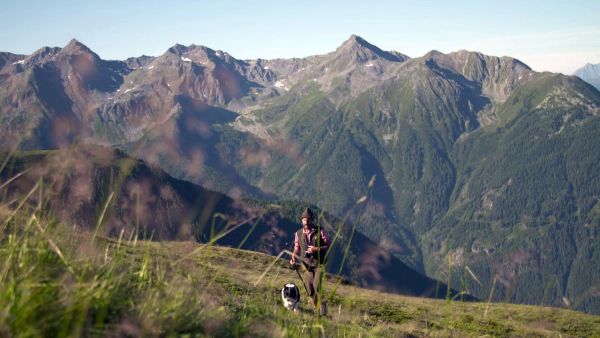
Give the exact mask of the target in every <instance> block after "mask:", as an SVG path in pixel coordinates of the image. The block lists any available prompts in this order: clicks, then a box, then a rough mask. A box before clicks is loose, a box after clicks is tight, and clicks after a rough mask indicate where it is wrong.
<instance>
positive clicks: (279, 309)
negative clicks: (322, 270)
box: [0, 210, 600, 337]
mask: <svg viewBox="0 0 600 338" xmlns="http://www.w3.org/2000/svg"><path fill="white" fill-rule="evenodd" d="M1 226H2V229H1V230H2V231H1V232H0V262H1V263H0V335H2V336H18V337H34V336H46V337H50V336H53V337H65V336H179V335H191V336H219V337H229V336H233V337H237V336H249V337H257V336H274V337H281V336H286V337H287V336H290V337H294V336H299V337H307V336H308V337H311V336H312V337H319V336H327V337H331V336H341V337H344V336H347V337H358V336H407V337H410V336H460V337H465V336H483V335H488V336H554V337H556V336H562V337H565V336H573V337H591V336H600V317H598V316H592V315H586V314H582V313H578V312H574V311H567V310H560V309H554V308H543V307H535V306H524V305H511V304H489V305H488V304H487V303H462V302H456V301H452V300H430V299H424V298H412V297H404V296H399V295H390V294H384V293H380V292H377V291H372V290H366V289H360V288H357V287H355V286H351V285H345V284H341V283H339V282H338V281H339V279H337V278H335V277H334V276H330V278H329V279H328V283H327V285H326V287H327V290H328V291H329V298H330V299H329V309H330V310H329V311H330V314H329V316H328V317H321V318H319V317H318V316H316V315H314V314H313V313H312V311H311V310H310V309H309V307H308V304H307V300H306V297H303V298H302V307H303V308H304V309H305V310H304V311H303V312H302V313H301V314H293V313H290V312H288V311H286V310H285V309H284V308H283V306H282V305H281V300H280V294H279V292H280V288H281V287H282V285H283V284H284V283H286V282H295V283H296V284H298V285H299V284H300V281H299V280H298V278H297V277H296V275H295V273H294V272H293V271H291V270H289V269H287V268H286V266H285V262H284V261H283V260H281V261H278V262H277V263H276V264H275V266H274V268H272V269H271V270H270V271H269V273H268V274H267V275H266V277H265V278H264V279H263V280H262V281H261V283H260V284H258V286H256V287H255V286H254V282H255V281H256V280H257V279H258V277H259V276H260V275H261V274H262V272H263V271H265V269H267V267H268V266H269V265H270V264H271V262H273V259H274V258H273V257H270V256H267V255H264V254H260V253H255V252H249V251H243V250H238V249H232V248H224V247H218V246H211V245H202V244H198V243H192V242H146V241H138V240H137V239H136V238H123V237H124V236H123V233H121V236H120V237H119V238H116V239H110V238H105V237H95V238H94V234H93V233H92V232H89V231H85V232H81V231H77V232H75V231H73V230H71V228H69V227H68V226H66V225H61V224H59V223H57V222H53V221H52V219H51V218H50V217H48V216H45V215H43V213H42V212H41V211H39V210H20V211H19V212H17V213H15V214H14V216H13V217H11V218H10V219H9V218H7V219H6V220H3V221H2V224H1ZM333 289H335V293H334V292H331V291H332V290H333ZM488 306H489V309H488V310H487V313H486V314H484V313H485V312H486V307H488Z"/></svg>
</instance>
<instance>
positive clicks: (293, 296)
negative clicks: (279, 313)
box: [281, 283, 300, 312]
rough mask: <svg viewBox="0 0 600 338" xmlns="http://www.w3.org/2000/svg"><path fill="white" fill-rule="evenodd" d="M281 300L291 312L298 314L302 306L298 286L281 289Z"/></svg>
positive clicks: (290, 285)
mask: <svg viewBox="0 0 600 338" xmlns="http://www.w3.org/2000/svg"><path fill="white" fill-rule="evenodd" d="M281 299H282V300H283V306H285V308H286V309H288V310H290V311H294V312H297V311H298V307H299V306H300V290H299V289H298V287H297V286H296V284H293V283H290V284H286V285H285V286H284V287H283V289H281Z"/></svg>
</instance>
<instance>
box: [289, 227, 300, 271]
mask: <svg viewBox="0 0 600 338" xmlns="http://www.w3.org/2000/svg"><path fill="white" fill-rule="evenodd" d="M297 256H300V241H299V240H298V232H296V233H295V235H294V252H293V253H292V259H290V264H292V265H294V264H296V257H297Z"/></svg>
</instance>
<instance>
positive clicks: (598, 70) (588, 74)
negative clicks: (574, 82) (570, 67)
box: [573, 63, 600, 90]
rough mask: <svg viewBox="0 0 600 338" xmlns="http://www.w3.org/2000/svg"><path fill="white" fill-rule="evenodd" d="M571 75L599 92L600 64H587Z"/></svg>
mask: <svg viewBox="0 0 600 338" xmlns="http://www.w3.org/2000/svg"><path fill="white" fill-rule="evenodd" d="M573 75H576V76H579V77H580V78H581V79H582V80H584V81H585V82H587V83H589V84H591V85H592V86H594V87H596V89H598V90H600V64H596V65H593V64H591V63H588V64H586V65H585V66H583V67H581V68H579V69H578V70H576V71H575V73H574V74H573Z"/></svg>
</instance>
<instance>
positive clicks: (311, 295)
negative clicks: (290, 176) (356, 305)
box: [290, 208, 331, 315]
mask: <svg viewBox="0 0 600 338" xmlns="http://www.w3.org/2000/svg"><path fill="white" fill-rule="evenodd" d="M300 219H301V220H302V229H300V230H298V231H296V234H295V236H294V254H293V255H292V259H291V260H290V264H292V265H293V266H296V262H297V260H298V259H299V260H300V263H301V264H300V267H301V269H302V270H303V275H304V285H305V286H306V291H307V292H308V299H309V302H310V304H311V305H312V306H314V307H315V308H316V307H317V306H320V311H319V313H320V315H326V314H327V301H326V300H325V299H324V297H322V296H323V290H322V285H321V281H322V279H323V272H324V270H323V264H324V263H325V256H326V254H327V249H328V248H329V245H330V244H331V241H330V240H329V236H328V235H327V232H326V231H325V230H324V229H322V228H320V227H317V226H315V225H314V223H313V222H314V219H315V216H314V214H313V212H312V210H310V208H306V210H304V212H303V213H302V215H301V216H300Z"/></svg>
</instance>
